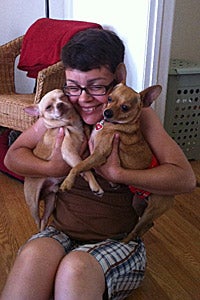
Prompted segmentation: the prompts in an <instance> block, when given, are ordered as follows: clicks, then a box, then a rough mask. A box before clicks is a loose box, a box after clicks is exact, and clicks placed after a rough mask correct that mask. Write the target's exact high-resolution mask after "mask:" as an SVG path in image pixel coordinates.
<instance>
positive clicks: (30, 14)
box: [0, 0, 64, 93]
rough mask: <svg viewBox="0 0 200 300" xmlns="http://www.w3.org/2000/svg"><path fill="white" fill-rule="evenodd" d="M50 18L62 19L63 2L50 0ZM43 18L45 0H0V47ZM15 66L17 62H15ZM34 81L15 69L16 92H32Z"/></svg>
mask: <svg viewBox="0 0 200 300" xmlns="http://www.w3.org/2000/svg"><path fill="white" fill-rule="evenodd" d="M50 2H51V3H50V17H53V18H57V19H63V17H64V10H63V6H64V0H50ZM43 17H45V0H28V1H27V0H0V20H1V21H0V45H3V44H5V43H7V42H9V41H10V40H12V39H14V38H16V37H18V36H21V35H23V34H24V33H25V32H26V30H27V29H28V28H29V26H30V25H31V24H32V23H33V22H35V21H36V20H37V19H39V18H43ZM16 65H17V62H16ZM34 84H35V81H34V80H33V79H31V78H28V77H26V73H25V72H22V71H20V70H18V69H16V89H17V92H19V93H21V92H24V93H29V92H32V91H33V87H34Z"/></svg>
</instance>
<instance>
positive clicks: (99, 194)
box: [92, 188, 104, 197]
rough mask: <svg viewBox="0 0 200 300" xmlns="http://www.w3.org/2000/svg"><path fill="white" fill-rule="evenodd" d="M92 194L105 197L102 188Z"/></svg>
mask: <svg viewBox="0 0 200 300" xmlns="http://www.w3.org/2000/svg"><path fill="white" fill-rule="evenodd" d="M92 192H93V193H94V194H95V195H96V196H98V197H103V194H104V191H103V190H102V189H101V188H99V189H98V190H96V191H92Z"/></svg>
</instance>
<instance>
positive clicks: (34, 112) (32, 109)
mask: <svg viewBox="0 0 200 300" xmlns="http://www.w3.org/2000/svg"><path fill="white" fill-rule="evenodd" d="M24 111H25V112H26V113H27V114H28V115H29V116H34V117H38V116H39V115H40V112H39V108H38V105H30V106H27V107H25V108H24Z"/></svg>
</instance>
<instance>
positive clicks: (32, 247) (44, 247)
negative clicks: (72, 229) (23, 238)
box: [18, 238, 65, 262]
mask: <svg viewBox="0 0 200 300" xmlns="http://www.w3.org/2000/svg"><path fill="white" fill-rule="evenodd" d="M64 255H65V251H64V249H63V247H62V246H61V245H60V244H59V243H58V242H57V241H55V240H53V239H51V238H40V239H35V240H31V241H29V242H27V243H26V244H25V245H24V246H23V247H21V249H20V250H19V252H18V258H22V259H24V261H27V262H28V261H31V260H32V259H33V260H34V262H35V261H36V260H40V259H42V260H45V258H46V259H48V260H49V259H51V258H52V257H54V258H55V259H56V258H57V260H59V261H60V260H61V259H62V258H63V256H64Z"/></svg>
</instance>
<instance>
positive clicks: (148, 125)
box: [98, 108, 196, 195]
mask: <svg viewBox="0 0 200 300" xmlns="http://www.w3.org/2000/svg"><path fill="white" fill-rule="evenodd" d="M141 130H142V132H143V135H144V138H145V139H146V141H147V142H148V143H149V145H150V147H151V149H152V151H153V153H154V155H155V157H156V158H157V160H158V162H159V166H158V167H156V168H153V169H147V170H127V169H123V168H122V167H121V166H120V162H119V158H118V149H117V145H118V141H117V139H115V141H114V145H113V146H114V149H113V151H112V154H111V156H110V157H109V159H108V162H107V163H106V164H105V165H104V166H103V167H101V168H100V169H98V171H99V172H100V174H101V175H103V176H104V177H105V178H106V179H107V180H111V181H114V182H119V183H123V184H127V185H133V186H135V187H137V188H140V189H142V190H147V191H150V192H152V193H157V194H165V195H170V194H179V193H184V192H191V191H192V190H193V189H194V188H195V186H196V178H195V175H194V172H193V170H192V168H191V165H190V163H189V162H188V160H187V158H186V157H185V155H184V154H183V152H182V150H181V149H180V147H179V146H178V145H177V144H176V142H175V141H174V140H173V139H172V138H171V137H170V136H169V135H168V134H167V133H166V131H165V130H164V128H163V126H162V124H161V122H160V120H159V118H158V117H157V116H156V114H155V112H154V111H153V110H152V109H151V108H145V109H143V112H142V115H141Z"/></svg>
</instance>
